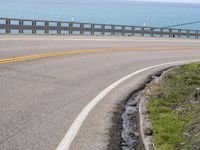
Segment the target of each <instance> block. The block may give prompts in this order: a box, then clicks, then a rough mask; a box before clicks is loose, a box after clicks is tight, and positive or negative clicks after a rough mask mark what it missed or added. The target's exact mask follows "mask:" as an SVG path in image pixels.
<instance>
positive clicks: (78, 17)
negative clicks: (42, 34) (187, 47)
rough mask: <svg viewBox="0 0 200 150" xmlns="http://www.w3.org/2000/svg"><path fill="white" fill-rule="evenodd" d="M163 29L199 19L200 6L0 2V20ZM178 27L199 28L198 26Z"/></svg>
mask: <svg viewBox="0 0 200 150" xmlns="http://www.w3.org/2000/svg"><path fill="white" fill-rule="evenodd" d="M72 16H74V21H77V22H88V23H104V24H120V25H144V24H145V25H146V26H157V27H163V26H168V25H173V24H179V23H185V22H192V21H198V20H200V4H184V3H158V2H133V1H126V0H123V1H119V0H115V1H109V0H108V1H94V0H93V1H91V0H89V1H87V0H85V1H84V0H82V1H81V0H73V1H72V0H0V17H6V18H24V19H48V20H61V21H70V20H71V17H72ZM179 28H187V29H200V23H199V24H193V25H187V26H180V27H179Z"/></svg>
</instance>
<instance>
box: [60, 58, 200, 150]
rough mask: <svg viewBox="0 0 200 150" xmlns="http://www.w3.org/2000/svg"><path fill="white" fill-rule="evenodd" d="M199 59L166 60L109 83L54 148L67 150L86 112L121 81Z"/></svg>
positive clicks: (86, 114)
mask: <svg viewBox="0 0 200 150" xmlns="http://www.w3.org/2000/svg"><path fill="white" fill-rule="evenodd" d="M197 61H200V59H197V60H186V61H176V62H168V63H163V64H159V65H154V66H150V67H147V68H143V69H141V70H138V71H136V72H133V73H131V74H129V75H127V76H125V77H124V78H122V79H120V80H118V81H116V82H115V83H113V84H111V85H110V86H109V87H107V88H106V89H105V90H103V91H102V92H101V93H100V94H99V95H97V96H96V97H95V98H94V99H93V100H92V101H91V102H90V103H89V104H87V105H86V106H85V107H84V108H83V110H82V111H81V112H80V113H79V115H78V116H77V118H76V119H75V120H74V122H73V123H72V125H71V126H70V128H69V130H68V131H67V133H66V135H65V136H64V138H63V139H62V141H61V143H60V144H59V145H58V147H57V149H56V150H69V148H70V145H71V143H72V142H73V140H74V138H75V136H76V135H77V133H78V131H79V129H80V128H81V126H82V124H83V122H84V120H85V119H86V118H87V116H88V114H89V113H90V112H91V111H92V109H94V107H95V106H96V105H97V104H98V103H99V102H100V101H101V100H102V99H103V98H104V97H105V96H106V95H107V94H108V93H109V92H111V91H112V90H113V89H114V88H116V87H117V86H118V85H119V84H121V83H122V82H124V81H126V80H128V79H129V78H131V77H133V76H135V75H137V74H139V73H142V72H144V71H148V70H150V69H154V68H157V67H162V66H167V65H178V64H185V63H191V62H197Z"/></svg>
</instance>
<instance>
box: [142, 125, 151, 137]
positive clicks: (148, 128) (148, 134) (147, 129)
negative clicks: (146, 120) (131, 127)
mask: <svg viewBox="0 0 200 150" xmlns="http://www.w3.org/2000/svg"><path fill="white" fill-rule="evenodd" d="M144 134H145V135H146V136H151V135H153V130H152V129H151V128H150V127H146V128H145V131H144Z"/></svg>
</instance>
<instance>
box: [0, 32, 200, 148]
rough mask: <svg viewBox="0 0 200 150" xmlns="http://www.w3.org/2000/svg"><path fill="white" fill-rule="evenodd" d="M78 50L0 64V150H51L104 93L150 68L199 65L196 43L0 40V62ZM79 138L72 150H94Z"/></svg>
mask: <svg viewBox="0 0 200 150" xmlns="http://www.w3.org/2000/svg"><path fill="white" fill-rule="evenodd" d="M78 50H79V51H80V52H79V53H77V54H63V55H61V56H54V57H45V58H39V59H30V60H27V61H21V60H19V61H14V62H12V61H10V62H9V63H8V62H3V63H0V149H1V150H33V149H34V150H55V149H56V147H57V146H58V144H59V143H60V142H61V140H62V139H63V137H64V136H65V134H66V132H67V131H68V129H69V127H70V125H71V124H72V122H73V121H74V120H75V118H76V117H77V115H78V114H79V113H80V112H81V110H82V109H83V108H84V106H85V105H86V104H88V103H89V102H90V101H91V100H92V99H93V98H94V97H95V96H96V95H98V94H99V93H100V92H101V91H102V90H103V89H105V88H106V87H107V86H109V85H110V84H112V83H113V82H115V81H117V80H119V79H120V78H122V77H124V76H126V75H128V74H130V73H132V72H134V71H137V70H139V69H142V68H145V67H148V66H151V65H156V64H160V63H165V62H172V61H179V60H188V59H199V58H200V41H198V40H185V39H179V40H177V39H159V38H158V39H157V38H130V37H128V38H120V37H90V36H88V37H77V36H74V37H65V36H63V37H60V36H48V37H44V36H0V61H1V60H3V59H5V58H14V57H21V56H27V55H37V54H46V53H55V52H64V51H65V52H67V51H70V52H71V51H78ZM86 50H94V51H93V52H87V53H84V51H86ZM16 59H17V58H16ZM137 78H138V79H139V78H140V77H139V76H138V77H137ZM133 86H134V85H133ZM102 107H103V106H102ZM102 109H103V108H102ZM93 119H94V118H93ZM96 120H98V118H96ZM88 130H95V127H94V126H91V127H90V128H89V129H88ZM88 132H89V131H88ZM86 134H87V133H86ZM77 138H78V139H77ZM77 138H75V140H74V142H73V145H72V149H86V148H83V147H81V145H85V147H87V144H88V147H90V148H88V149H92V147H91V145H92V144H91V145H90V146H89V144H90V143H89V142H88V143H87V142H85V143H84V144H82V143H81V142H84V138H86V137H84V136H78V135H77ZM81 138H82V139H81ZM76 142H77V143H76Z"/></svg>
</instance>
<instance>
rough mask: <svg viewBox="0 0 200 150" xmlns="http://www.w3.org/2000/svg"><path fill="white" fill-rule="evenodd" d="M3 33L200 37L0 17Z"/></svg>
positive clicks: (181, 32) (141, 28) (157, 30)
mask: <svg viewBox="0 0 200 150" xmlns="http://www.w3.org/2000/svg"><path fill="white" fill-rule="evenodd" d="M0 30H1V33H5V34H12V33H15V34H16V33H19V34H57V35H61V34H62V35H118V36H119V35H121V36H150V37H178V38H197V39H198V38H199V37H200V31H199V30H187V29H176V28H160V27H145V26H126V25H112V24H94V23H80V22H65V21H49V20H28V19H11V18H0Z"/></svg>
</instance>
